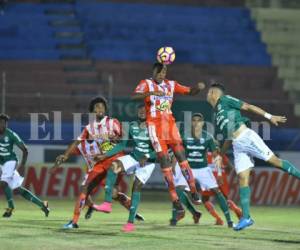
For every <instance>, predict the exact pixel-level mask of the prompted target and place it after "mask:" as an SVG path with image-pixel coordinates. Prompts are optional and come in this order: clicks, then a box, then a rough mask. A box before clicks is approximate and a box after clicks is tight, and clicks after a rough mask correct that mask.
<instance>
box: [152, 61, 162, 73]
mask: <svg viewBox="0 0 300 250" xmlns="http://www.w3.org/2000/svg"><path fill="white" fill-rule="evenodd" d="M163 68H164V65H163V64H162V63H159V62H156V63H154V64H153V66H152V70H153V71H154V70H156V72H157V73H160V72H161V71H162V69H163Z"/></svg>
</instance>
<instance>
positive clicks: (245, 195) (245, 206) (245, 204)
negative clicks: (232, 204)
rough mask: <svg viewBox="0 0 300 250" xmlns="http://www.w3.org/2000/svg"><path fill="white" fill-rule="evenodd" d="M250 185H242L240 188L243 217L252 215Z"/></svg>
mask: <svg viewBox="0 0 300 250" xmlns="http://www.w3.org/2000/svg"><path fill="white" fill-rule="evenodd" d="M250 193H251V191H250V187H249V186H248V187H241V188H240V202H241V207H242V211H243V217H244V218H247V219H248V218H249V217H250Z"/></svg>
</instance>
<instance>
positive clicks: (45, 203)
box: [41, 201, 50, 217]
mask: <svg viewBox="0 0 300 250" xmlns="http://www.w3.org/2000/svg"><path fill="white" fill-rule="evenodd" d="M43 204H44V206H43V207H42V208H41V209H42V211H43V212H44V213H45V216H46V217H48V215H49V213H50V209H49V204H48V201H44V202H43Z"/></svg>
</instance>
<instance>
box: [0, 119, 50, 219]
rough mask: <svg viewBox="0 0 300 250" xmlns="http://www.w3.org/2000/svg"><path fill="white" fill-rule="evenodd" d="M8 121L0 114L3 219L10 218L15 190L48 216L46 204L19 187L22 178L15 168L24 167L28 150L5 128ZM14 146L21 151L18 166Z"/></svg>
mask: <svg viewBox="0 0 300 250" xmlns="http://www.w3.org/2000/svg"><path fill="white" fill-rule="evenodd" d="M8 120H9V116H8V115H6V114H0V170H1V176H0V187H1V188H2V189H3V190H4V194H5V197H6V199H7V202H8V208H7V209H6V211H5V213H4V214H3V217H11V215H12V212H13V210H14V208H15V206H14V201H13V196H12V190H16V191H17V192H18V193H19V194H20V195H21V196H22V197H24V198H25V199H27V200H29V201H31V202H33V203H34V204H36V205H37V206H39V207H40V208H41V209H42V211H43V212H44V213H45V215H46V216H48V214H49V212H50V210H49V208H48V202H47V201H42V200H40V199H39V198H38V197H36V196H35V195H34V194H32V193H31V192H30V191H29V190H27V189H26V188H24V187H21V185H22V182H23V180H24V178H23V177H21V176H20V175H19V173H18V171H17V168H23V167H25V164H26V161H27V156H28V150H27V147H26V146H25V144H24V142H23V141H22V139H21V138H20V137H19V136H18V135H17V134H16V133H15V132H14V131H12V130H10V129H9V128H8V127H7V125H8V124H7V123H8ZM14 145H16V146H17V147H18V148H19V149H20V150H21V151H22V160H21V162H20V164H19V166H18V158H17V156H16V154H15V152H14V151H13V147H14Z"/></svg>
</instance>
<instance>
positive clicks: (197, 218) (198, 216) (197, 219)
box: [193, 211, 202, 224]
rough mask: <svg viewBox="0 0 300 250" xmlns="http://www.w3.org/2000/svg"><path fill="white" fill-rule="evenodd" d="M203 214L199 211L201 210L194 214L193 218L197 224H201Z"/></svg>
mask: <svg viewBox="0 0 300 250" xmlns="http://www.w3.org/2000/svg"><path fill="white" fill-rule="evenodd" d="M201 216H202V213H201V212H199V211H196V212H195V213H194V214H193V220H194V223H195V224H199V220H200V218H201Z"/></svg>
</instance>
